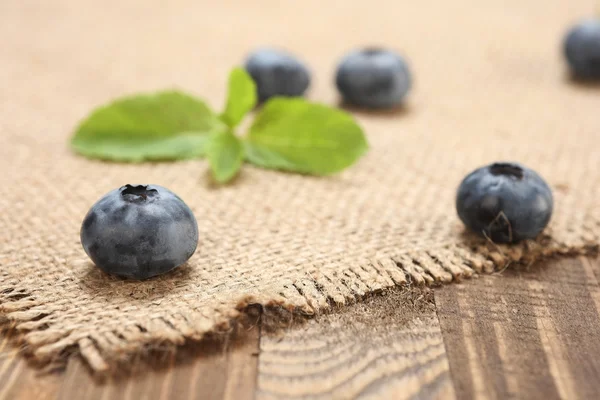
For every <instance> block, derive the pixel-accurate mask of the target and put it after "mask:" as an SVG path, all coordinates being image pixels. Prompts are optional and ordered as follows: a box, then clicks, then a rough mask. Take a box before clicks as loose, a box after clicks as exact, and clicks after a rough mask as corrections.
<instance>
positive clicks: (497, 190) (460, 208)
mask: <svg viewBox="0 0 600 400" xmlns="http://www.w3.org/2000/svg"><path fill="white" fill-rule="evenodd" d="M552 208H553V200H552V191H551V190H550V187H548V185H547V184H546V182H545V181H544V180H543V179H542V178H541V177H540V176H539V175H538V174H537V173H536V172H535V171H533V170H531V169H529V168H527V167H525V166H523V165H520V164H517V163H504V162H503V163H494V164H491V165H488V166H485V167H482V168H479V169H476V170H475V171H473V172H471V173H470V174H469V175H467V177H466V178H465V179H464V180H463V181H462V183H461V184H460V187H459V188H458V193H457V196H456V210H457V212H458V216H459V217H460V219H461V220H462V222H463V223H464V224H465V225H466V226H467V227H468V228H469V229H471V230H472V231H473V232H475V233H477V234H479V235H483V236H487V237H488V238H489V239H491V240H492V241H493V242H496V243H513V242H518V241H520V240H524V239H533V238H535V237H536V236H537V235H538V234H539V233H540V232H541V231H542V230H543V229H544V228H545V227H546V225H548V222H549V221H550V217H551V215H552Z"/></svg>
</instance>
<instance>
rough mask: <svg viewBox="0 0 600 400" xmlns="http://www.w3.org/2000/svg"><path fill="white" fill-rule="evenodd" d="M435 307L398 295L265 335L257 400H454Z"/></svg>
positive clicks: (423, 295) (413, 294) (418, 294)
mask: <svg viewBox="0 0 600 400" xmlns="http://www.w3.org/2000/svg"><path fill="white" fill-rule="evenodd" d="M432 300H433V298H432V295H431V294H430V292H429V291H421V290H414V291H408V290H402V291H395V292H394V293H392V294H389V295H387V296H380V297H375V298H372V299H370V300H368V301H367V302H365V303H359V304H355V305H353V306H350V307H347V308H344V309H342V310H340V311H339V312H337V313H335V314H331V315H326V316H322V317H320V318H318V319H316V320H313V321H310V322H309V323H307V324H306V325H304V326H302V327H298V328H296V329H293V330H291V331H289V332H287V333H286V334H285V335H283V336H282V337H273V336H267V335H263V337H262V338H261V346H260V349H261V354H260V359H259V376H258V394H257V399H259V400H262V399H280V398H285V399H292V398H316V399H318V398H323V399H352V398H384V399H391V398H393V399H409V398H411V399H412V398H414V399H417V398H422V399H434V398H435V399H454V391H453V388H452V383H451V381H450V375H449V367H448V360H447V358H446V355H445V349H444V344H443V340H442V335H441V332H440V328H439V325H438V322H437V318H436V316H435V309H434V306H433V303H432Z"/></svg>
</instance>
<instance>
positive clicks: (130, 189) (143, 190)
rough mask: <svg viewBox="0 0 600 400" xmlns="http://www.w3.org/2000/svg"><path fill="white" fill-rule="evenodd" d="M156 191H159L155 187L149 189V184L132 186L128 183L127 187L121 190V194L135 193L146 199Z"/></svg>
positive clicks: (134, 194)
mask: <svg viewBox="0 0 600 400" xmlns="http://www.w3.org/2000/svg"><path fill="white" fill-rule="evenodd" d="M156 193H158V192H157V191H156V190H155V189H148V186H146V185H137V186H132V185H129V184H127V185H125V189H124V190H123V191H121V196H123V197H125V196H127V195H133V196H138V197H141V198H142V199H144V200H146V199H147V198H148V196H149V195H150V196H152V195H154V194H156Z"/></svg>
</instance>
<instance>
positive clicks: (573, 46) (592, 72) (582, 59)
mask: <svg viewBox="0 0 600 400" xmlns="http://www.w3.org/2000/svg"><path fill="white" fill-rule="evenodd" d="M564 52H565V56H566V58H567V62H568V63H569V67H570V68H571V72H572V73H573V76H574V77H576V78H580V79H600V19H587V20H584V21H581V22H580V23H579V24H577V25H575V26H574V27H573V28H571V30H570V31H569V32H568V33H567V36H566V38H565V41H564Z"/></svg>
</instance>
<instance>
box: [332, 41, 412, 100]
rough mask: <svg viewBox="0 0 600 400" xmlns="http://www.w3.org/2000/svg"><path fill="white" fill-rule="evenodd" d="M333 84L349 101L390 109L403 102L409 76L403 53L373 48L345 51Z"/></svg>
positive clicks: (407, 89)
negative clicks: (347, 52)
mask: <svg viewBox="0 0 600 400" xmlns="http://www.w3.org/2000/svg"><path fill="white" fill-rule="evenodd" d="M335 84H336V86H337V89H338V91H339V92H340V94H341V95H342V97H343V98H344V100H345V101H346V102H347V103H349V104H353V105H356V106H360V107H365V108H373V109H377V108H391V107H395V106H398V105H400V103H402V100H403V99H404V98H405V96H406V95H407V93H408V92H409V91H410V88H411V86H412V78H411V74H410V70H409V68H408V65H407V63H406V61H405V60H404V58H403V57H402V56H400V55H399V54H396V53H394V52H392V51H389V50H385V49H377V48H373V49H364V50H359V51H354V52H351V53H349V54H347V55H346V56H345V57H344V58H343V59H342V61H341V62H340V63H339V65H338V69H337V72H336V76H335Z"/></svg>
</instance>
